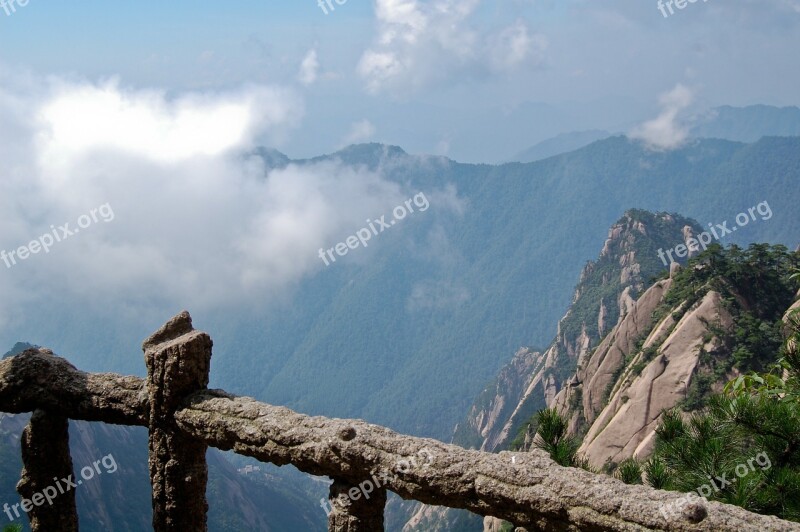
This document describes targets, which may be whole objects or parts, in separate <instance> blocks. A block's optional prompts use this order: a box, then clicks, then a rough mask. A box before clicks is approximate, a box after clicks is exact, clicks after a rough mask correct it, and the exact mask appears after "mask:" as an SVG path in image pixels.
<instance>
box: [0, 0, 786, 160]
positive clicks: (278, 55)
mask: <svg viewBox="0 0 800 532" xmlns="http://www.w3.org/2000/svg"><path fill="white" fill-rule="evenodd" d="M332 4H333V6H334V8H335V9H334V10H333V11H331V10H330V9H329V8H327V7H326V10H328V14H325V13H324V11H323V9H322V8H321V7H319V5H318V4H317V1H316V0H293V1H291V2H263V1H262V2H256V1H243V0H229V1H226V2H213V3H212V2H207V1H203V0H199V1H198V0H194V1H191V2H189V1H188V0H177V1H171V2H153V1H148V0H144V1H141V2H136V3H131V2H120V1H113V0H106V1H103V2H99V1H95V0H87V1H81V2H58V3H55V2H45V1H44V0H31V1H30V3H29V4H28V5H27V6H26V7H19V6H17V7H16V12H15V13H13V14H12V15H11V16H6V15H5V14H4V13H3V12H2V11H0V50H2V52H0V65H2V76H3V77H4V78H8V77H19V76H21V75H24V74H30V75H33V76H38V77H42V76H50V75H57V76H59V77H61V78H67V79H70V80H73V81H77V80H80V81H85V82H88V83H102V82H103V80H107V79H109V78H112V77H113V78H117V79H118V83H119V86H120V87H122V88H125V89H130V90H134V89H150V90H153V89H155V90H162V91H165V93H166V95H167V97H179V96H180V95H181V94H183V93H185V92H187V91H188V92H194V93H197V92H201V93H208V92H209V91H210V92H218V91H226V90H236V89H239V88H241V87H242V86H244V85H250V84H255V85H268V86H272V87H280V88H281V89H285V90H287V91H291V92H292V93H293V94H294V96H296V98H297V101H298V102H299V106H300V107H301V109H302V112H301V114H300V115H299V116H298V118H297V120H296V121H294V122H292V123H291V124H289V125H287V128H286V130H285V131H281V134H280V135H278V136H273V137H271V138H269V139H268V141H269V142H270V143H271V144H273V145H275V146H276V147H278V148H279V149H282V150H284V151H286V152H287V153H288V154H289V155H290V156H294V157H300V156H311V155H316V154H319V153H324V152H330V151H333V150H335V149H337V148H339V147H341V146H343V145H345V144H347V143H350V142H359V141H366V140H377V141H382V142H387V143H393V144H398V145H401V146H403V147H404V148H406V149H407V150H409V151H412V152H425V153H437V154H445V155H449V156H451V157H453V158H456V159H459V160H467V161H497V160H504V159H506V158H507V157H510V156H511V155H512V154H514V153H516V152H518V151H520V150H522V149H524V148H526V147H528V146H529V145H532V144H534V143H535V142H538V141H539V140H542V139H544V138H546V137H549V136H552V135H555V134H558V133H561V132H567V131H571V130H576V129H588V128H606V129H611V130H614V131H628V130H630V128H632V127H633V126H635V124H636V123H637V122H638V121H641V120H644V119H647V118H653V116H655V114H656V113H657V109H658V99H659V97H660V96H661V95H662V94H664V93H667V92H669V91H671V90H673V89H674V88H675V87H676V86H677V85H678V84H682V85H683V86H685V87H686V88H687V89H688V90H690V91H691V94H692V95H693V97H692V101H693V102H694V106H695V107H697V108H705V107H708V106H714V105H720V104H731V105H746V104H753V103H767V104H774V105H795V104H798V103H799V102H798V100H799V99H800V91H798V87H800V83H799V82H800V68H798V67H799V66H800V54H798V53H797V50H800V31H798V26H799V25H800V0H708V1H703V0H699V1H697V2H696V3H690V4H688V5H687V6H686V7H685V8H684V9H683V10H677V9H674V11H675V13H674V14H673V15H671V16H669V17H667V18H665V17H664V16H663V14H662V12H661V11H660V10H659V8H658V6H657V1H656V0H616V1H611V2H596V1H594V2H590V1H581V0H559V1H555V0H499V1H496V2H490V1H488V0H484V1H480V0H460V1H452V0H430V1H424V0H377V1H375V2H366V1H363V0H347V1H346V2H345V3H344V4H343V5H338V4H337V3H336V2H335V1H334V0H332ZM666 12H668V11H666ZM3 85H5V86H8V85H9V83H8V82H7V81H6V82H4V83H3ZM542 104H545V105H542Z"/></svg>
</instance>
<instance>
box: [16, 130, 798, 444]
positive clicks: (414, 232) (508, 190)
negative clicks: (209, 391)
mask: <svg viewBox="0 0 800 532" xmlns="http://www.w3.org/2000/svg"><path fill="white" fill-rule="evenodd" d="M337 160H338V161H341V164H345V165H352V166H362V167H365V168H367V169H371V170H375V171H378V172H380V173H381V174H382V175H383V176H385V178H386V179H388V180H391V181H392V182H394V183H396V184H397V185H398V186H400V187H402V189H403V190H404V191H407V192H408V193H409V197H410V195H411V194H416V193H418V192H420V191H422V192H425V194H426V196H427V197H428V198H429V200H430V204H431V206H430V208H429V209H428V210H427V211H426V212H424V213H423V212H420V213H416V214H414V215H413V216H412V217H409V218H408V220H406V221H404V223H403V224H399V225H398V226H397V227H394V228H392V230H391V231H387V232H385V233H383V234H381V235H380V239H375V240H374V243H372V244H371V245H370V247H369V249H366V250H360V251H364V253H362V254H360V255H359V256H358V257H352V258H351V256H349V255H348V256H347V257H344V258H343V260H340V261H339V262H337V263H336V264H335V265H332V266H331V267H328V268H324V267H322V265H321V264H320V269H319V271H318V272H316V273H315V274H314V275H312V276H310V277H308V278H306V279H304V280H303V282H302V283H300V284H298V285H297V286H291V287H287V288H286V290H285V292H284V293H278V294H276V295H275V297H272V298H270V300H269V302H268V304H267V303H265V304H264V305H263V307H262V308H257V307H249V308H221V309H218V310H213V311H204V312H202V313H201V314H198V315H197V321H198V323H199V324H200V326H201V327H203V328H204V329H205V330H207V331H208V332H209V333H210V334H211V336H212V337H213V338H214V342H215V354H214V362H213V365H212V374H211V378H212V382H213V386H215V387H221V388H224V389H226V390H228V391H230V392H233V393H238V394H242V395H250V396H254V397H256V398H258V399H260V400H263V401H266V402H269V403H272V404H280V405H285V406H288V407H290V408H294V409H295V410H298V411H301V412H304V413H308V414H312V415H314V414H319V415H328V416H332V417H358V418H364V419H367V420H369V421H371V422H375V423H381V424H384V425H388V426H389V427H391V428H393V429H396V430H400V431H403V432H406V433H411V434H415V435H422V436H432V437H438V438H440V439H448V438H450V437H451V435H452V433H453V428H454V427H455V426H456V424H457V423H459V422H460V421H461V420H462V419H463V417H464V414H465V413H466V412H467V411H468V410H469V408H470V406H471V404H472V402H473V400H474V399H475V397H476V396H477V395H478V394H479V393H480V392H481V390H482V389H483V388H484V387H485V386H486V382H487V376H491V375H497V374H498V372H499V370H500V369H501V368H502V367H503V366H504V365H505V364H506V363H507V362H508V361H509V359H510V357H511V355H512V354H513V353H515V352H516V351H517V350H518V349H519V347H520V346H532V347H533V351H542V352H543V351H545V350H546V349H545V347H546V346H547V345H549V342H550V341H551V340H552V339H553V337H554V335H555V334H556V332H557V331H556V324H557V323H558V320H559V319H560V318H561V317H562V316H563V315H564V313H565V312H566V310H567V309H568V307H569V305H570V302H571V298H570V295H571V293H572V291H573V288H574V282H575V279H577V278H578V276H579V275H580V273H581V270H582V266H583V265H584V264H585V263H586V261H587V260H589V259H591V258H594V257H596V253H597V248H598V242H602V241H603V240H604V239H605V237H606V233H607V228H608V227H610V226H611V225H612V224H614V223H615V222H616V221H617V220H618V219H619V217H620V215H621V214H622V213H624V212H626V210H627V209H629V208H630V207H631V206H639V207H641V208H643V209H647V210H649V211H652V212H676V211H680V212H681V213H682V214H683V215H685V216H688V217H692V218H694V219H697V220H701V221H702V223H703V226H704V227H705V226H706V225H707V224H708V223H712V222H713V223H718V224H721V223H723V222H724V221H727V223H728V225H730V224H732V223H734V220H735V217H736V215H737V213H742V212H743V211H744V212H746V211H747V210H748V209H753V208H755V207H756V206H757V205H759V204H762V203H763V202H767V203H764V206H765V207H769V209H763V212H764V213H765V214H764V215H760V214H758V213H756V219H755V220H751V221H750V222H749V223H748V224H747V226H744V227H741V228H739V229H738V231H736V232H735V233H732V234H729V235H726V236H725V237H724V238H723V240H722V242H723V243H740V244H742V245H747V244H749V243H750V242H753V241H766V242H774V243H784V244H794V243H796V240H797V236H798V234H800V217H798V216H797V205H798V204H800V190H798V188H797V187H796V183H797V182H798V180H800V139H798V138H778V137H769V138H764V139H761V140H759V141H758V142H756V143H753V144H743V143H735V142H729V141H723V140H697V141H692V142H690V143H689V144H687V145H686V146H684V147H683V148H681V149H678V150H674V151H668V152H653V151H649V150H648V149H647V148H646V147H644V146H643V145H641V144H640V143H638V142H634V141H631V140H629V139H627V138H625V137H612V138H608V139H604V140H601V141H598V142H595V143H593V144H591V145H589V146H586V147H584V148H581V149H579V150H577V151H574V152H570V153H568V154H562V155H558V156H555V157H551V158H549V159H546V160H543V161H537V162H534V163H528V164H520V163H513V164H505V165H500V166H492V165H470V164H461V163H457V162H454V161H451V160H448V159H445V158H442V157H423V156H414V155H410V154H408V153H406V152H404V151H403V150H402V149H400V148H397V147H391V146H383V145H360V146H353V147H350V148H347V149H345V150H343V151H341V152H338V153H335V154H331V155H329V156H326V157H323V158H320V159H316V160H314V161H312V160H300V161H293V162H292V163H291V164H296V165H309V164H315V162H320V161H337ZM392 207H393V205H387V208H386V211H385V212H391V209H392ZM379 214H380V213H376V215H379ZM768 214H771V216H768ZM354 230H357V228H354ZM669 247H672V246H669ZM351 259H352V260H351ZM652 259H653V260H656V261H657V260H659V259H658V257H652ZM662 267H665V266H663V265H662ZM190 310H191V309H190ZM70 316H72V314H68V313H67V314H65V313H62V312H59V306H58V304H56V305H52V306H48V307H46V308H44V309H42V310H41V312H40V313H38V314H37V315H36V316H35V317H33V318H32V319H31V320H30V321H28V322H26V323H24V324H22V325H21V327H20V332H19V335H18V336H15V338H21V337H25V338H31V339H33V340H34V341H35V342H36V343H37V344H41V345H47V346H54V347H56V348H57V349H58V350H59V351H60V352H64V353H70V355H69V358H70V361H71V362H73V363H74V364H75V365H76V366H77V367H80V368H81V369H84V370H87V371H116V372H119V373H131V374H141V372H142V371H143V364H142V362H141V355H137V356H131V353H132V351H135V346H137V345H139V343H140V342H141V339H142V338H145V337H147V336H148V335H149V333H150V331H151V330H152V327H153V326H155V325H157V324H158V322H155V323H152V324H148V323H146V322H144V321H142V322H139V321H136V319H134V318H132V317H130V316H127V315H126V316H125V319H122V318H121V317H120V316H119V315H115V314H114V313H107V312H104V313H102V314H90V313H81V315H80V316H78V317H70ZM68 317H70V319H68ZM67 325H68V326H67ZM87 338H91V339H92V341H91V342H88V343H87V340H86V339H87ZM9 341H13V339H11V340H9Z"/></svg>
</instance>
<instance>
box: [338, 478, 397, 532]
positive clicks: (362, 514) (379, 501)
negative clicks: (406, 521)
mask: <svg viewBox="0 0 800 532" xmlns="http://www.w3.org/2000/svg"><path fill="white" fill-rule="evenodd" d="M365 486H368V487H369V489H365ZM328 502H329V504H330V513H329V514H328V532H377V531H381V530H383V511H384V508H385V507H386V490H385V489H383V488H381V487H380V485H379V484H378V485H376V483H375V482H372V481H371V480H368V481H365V482H362V483H361V484H358V485H352V484H349V483H347V482H343V481H339V480H334V482H333V484H332V485H331V488H330V494H329V496H328ZM326 511H328V510H326Z"/></svg>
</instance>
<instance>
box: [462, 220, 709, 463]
mask: <svg viewBox="0 0 800 532" xmlns="http://www.w3.org/2000/svg"><path fill="white" fill-rule="evenodd" d="M699 231H700V228H699V226H698V225H697V223H696V222H694V221H692V220H689V219H686V218H682V217H680V216H677V215H672V214H666V213H662V214H652V213H648V212H645V211H638V210H631V211H628V212H627V213H625V216H624V217H623V218H622V219H621V220H619V222H617V223H616V224H615V225H614V226H613V227H611V229H610V230H609V233H608V237H607V239H606V241H605V243H604V245H603V247H602V250H601V252H600V256H599V257H598V259H597V260H596V261H594V262H589V263H587V264H586V266H584V268H583V270H582V272H581V275H580V280H579V282H578V285H577V287H576V288H575V294H574V297H573V303H572V305H571V307H570V309H569V310H568V311H567V313H566V315H565V316H564V317H563V318H562V319H561V321H560V322H559V324H558V330H557V334H556V338H555V340H554V341H553V343H552V344H551V345H550V347H549V348H548V349H547V350H546V351H545V352H544V353H543V354H539V353H538V352H536V351H533V350H531V349H527V348H524V349H521V350H520V351H518V352H517V354H516V355H515V357H514V359H512V361H511V362H510V363H509V364H508V365H507V366H506V367H504V368H503V369H502V370H501V372H500V375H499V376H498V378H497V379H496V380H495V382H494V383H492V384H491V385H489V386H488V387H487V388H486V389H485V390H484V392H483V393H482V394H481V395H480V396H479V397H478V399H477V400H476V401H475V403H474V405H473V406H472V408H471V409H470V413H469V416H468V419H467V420H466V421H464V422H463V423H461V424H459V426H458V427H457V429H456V432H455V436H454V441H455V442H456V443H458V444H460V445H469V446H474V447H476V448H479V449H481V450H486V451H494V450H498V449H501V448H504V447H505V446H507V445H508V444H509V443H510V441H511V440H512V439H513V438H514V437H515V436H516V434H517V432H518V430H519V428H520V427H521V426H522V425H523V424H524V423H525V422H526V421H527V420H528V419H529V418H530V416H531V415H532V414H533V413H535V412H536V411H537V410H540V409H542V408H545V407H547V406H550V405H552V404H554V403H555V401H556V397H557V396H558V395H559V393H560V392H561V391H562V389H563V388H564V386H566V385H567V383H568V382H570V381H571V380H572V379H574V378H575V377H574V376H575V372H576V369H577V368H579V367H581V366H583V365H586V364H587V363H588V354H589V353H590V351H591V350H592V349H593V348H594V347H596V346H597V345H598V343H600V340H601V338H603V337H604V336H605V335H606V333H607V332H608V331H609V329H611V328H613V327H615V326H616V325H617V324H619V323H621V322H623V321H624V320H625V319H626V317H627V316H629V315H630V314H631V313H632V312H633V310H634V309H635V302H636V300H637V298H638V297H639V295H640V294H641V293H642V291H643V290H644V289H645V287H646V286H647V284H648V283H649V281H650V279H651V278H652V277H655V276H657V275H658V274H659V272H660V271H662V270H663V269H664V268H665V266H664V264H663V263H662V262H661V260H660V259H659V258H658V250H659V249H670V248H672V247H674V246H675V245H676V244H679V243H681V242H686V241H687V240H688V239H689V238H691V237H692V236H693V235H695V234H697V233H698V232H699ZM662 289H663V288H662ZM629 321H630V320H629ZM636 321H638V322H644V321H646V320H645V318H644V317H642V316H640V315H639V314H637V315H636V316H635V317H634V318H633V319H632V321H631V323H635V322H636ZM647 324H648V325H649V322H648V323H647ZM616 356H618V354H617V355H616ZM577 378H578V379H579V380H580V379H581V377H580V375H579V376H578V377H577ZM594 400H595V401H596V400H597V399H594ZM575 428H576V429H577V426H576V427H575Z"/></svg>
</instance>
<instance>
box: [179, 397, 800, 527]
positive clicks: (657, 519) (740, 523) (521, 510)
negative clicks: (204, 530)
mask: <svg viewBox="0 0 800 532" xmlns="http://www.w3.org/2000/svg"><path fill="white" fill-rule="evenodd" d="M175 417H176V418H177V420H178V426H180V427H181V428H182V429H183V430H185V431H186V432H189V433H191V434H192V435H194V436H195V437H197V438H201V439H202V440H203V441H205V442H206V443H207V444H208V445H210V446H212V447H216V448H218V449H224V450H233V451H235V452H237V453H239V454H242V455H246V456H251V457H253V458H256V459H258V460H261V461H264V462H272V463H274V464H278V465H283V464H292V465H294V466H295V467H297V468H298V469H300V470H301V471H304V472H306V473H310V474H312V475H327V476H331V477H336V478H343V479H345V480H347V481H348V482H350V483H351V484H354V485H355V484H358V483H359V482H362V481H364V480H366V479H369V478H371V477H372V476H373V475H375V476H377V477H378V478H384V479H385V481H384V482H385V484H384V486H385V487H386V489H388V490H391V491H393V492H395V493H397V494H398V495H400V496H401V497H403V498H404V499H414V500H417V501H421V502H424V503H427V504H433V505H439V506H448V507H451V508H464V509H467V510H471V511H473V512H475V513H477V514H480V515H491V516H494V517H499V518H502V519H506V520H508V521H511V522H512V523H514V524H516V525H517V526H522V527H526V528H529V529H531V530H538V529H540V527H541V529H542V530H648V529H650V530H707V531H714V532H718V531H748V530H752V531H761V532H765V531H767V530H769V531H789V530H795V531H797V530H800V525H799V524H796V523H789V522H786V521H782V520H780V519H777V518H774V517H768V516H762V515H757V514H753V513H750V512H747V511H745V510H743V509H741V508H738V507H736V506H730V505H726V504H719V503H715V502H711V503H708V504H706V505H705V507H704V508H697V507H693V508H691V509H689V510H688V511H686V512H684V515H683V516H682V517H680V518H676V519H673V520H670V521H669V522H668V521H667V520H666V519H665V518H664V517H663V516H662V514H661V512H660V509H661V507H662V505H669V504H671V503H673V502H674V501H676V500H677V499H678V498H680V495H679V494H676V493H674V492H666V491H658V490H655V489H652V488H649V487H646V486H632V485H626V484H623V483H622V482H620V481H617V480H616V479H613V478H611V477H608V476H604V475H594V474H591V473H589V472H587V471H584V470H582V469H574V468H565V467H561V466H558V465H557V464H555V462H553V461H552V460H550V458H549V457H548V456H546V455H545V454H543V453H539V452H530V453H509V452H503V453H500V454H492V453H482V452H478V451H472V450H467V449H463V448H461V447H457V446H455V445H447V444H444V443H441V442H439V441H436V440H431V439H424V438H415V437H411V436H404V435H401V434H397V433H395V432H393V431H391V430H389V429H386V428H384V427H380V426H377V425H371V424H368V423H365V422H363V421H356V420H346V419H329V418H324V417H310V416H305V415H302V414H297V413H295V412H293V411H291V410H289V409H287V408H283V407H276V406H270V405H267V404H264V403H260V402H258V401H255V400H253V399H250V398H246V397H234V396H230V395H227V394H225V393H224V392H220V391H216V390H209V391H207V392H202V393H196V394H194V395H192V396H191V397H190V398H189V399H188V400H187V402H186V406H185V407H184V408H183V409H181V410H178V411H177V412H176V414H175ZM412 460H414V462H416V467H413V464H412ZM381 472H389V474H388V475H384V476H383V477H381V476H380V473H381ZM700 517H703V518H702V519H701V520H699V521H698V522H692V520H697V519H698V518H700ZM692 518H693V519H692Z"/></svg>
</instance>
